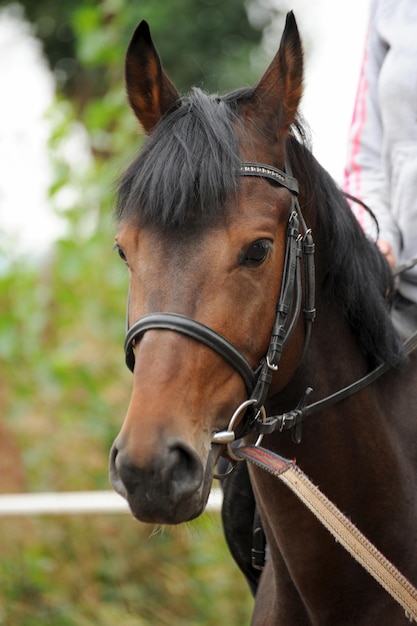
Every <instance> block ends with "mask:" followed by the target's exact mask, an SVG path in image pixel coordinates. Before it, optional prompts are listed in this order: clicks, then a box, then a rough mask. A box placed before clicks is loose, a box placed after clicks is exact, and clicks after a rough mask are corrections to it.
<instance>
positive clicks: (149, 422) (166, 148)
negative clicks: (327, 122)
mask: <svg viewBox="0 0 417 626" xmlns="http://www.w3.org/2000/svg"><path fill="white" fill-rule="evenodd" d="M302 61H303V55H302V48H301V43H300V38H299V35H298V30H297V26H296V23H295V19H294V17H293V15H292V13H290V14H289V15H288V16H287V22H286V26H285V29H284V33H283V36H282V40H281V44H280V47H279V50H278V52H277V54H276V56H275V58H274V59H273V61H272V62H271V64H270V66H269V67H268V69H267V70H266V72H265V74H264V76H263V77H262V78H261V80H260V81H259V83H258V84H257V86H256V87H254V88H250V89H249V88H248V89H242V90H238V91H236V92H233V93H232V94H229V95H226V96H222V97H219V96H217V95H215V96H208V95H206V94H203V93H202V92H200V91H199V90H194V91H193V92H191V94H190V95H189V96H187V97H183V98H180V96H179V95H178V92H177V90H176V88H175V87H174V85H173V83H172V82H171V80H170V79H169V78H168V76H167V75H166V73H165V71H164V70H163V68H162V65H161V62H160V59H159V56H158V54H157V52H156V49H155V47H154V45H153V43H152V40H151V36H150V32H149V28H148V26H147V24H146V23H145V22H142V23H141V24H140V25H139V26H138V28H137V29H136V31H135V33H134V35H133V38H132V41H131V43H130V45H129V48H128V51H127V56H126V85H127V93H128V98H129V102H130V105H131V107H132V109H133V111H134V113H135V115H136V117H137V118H138V120H139V121H140V123H141V124H142V126H143V128H144V130H145V132H146V134H147V135H148V137H147V140H146V143H145V145H144V148H143V150H142V152H141V154H140V155H139V156H138V157H137V159H136V160H135V161H134V162H133V163H132V165H131V166H130V168H129V169H128V171H127V172H126V174H125V175H124V177H123V179H122V181H121V184H120V193H119V207H118V218H119V228H118V233H117V237H116V247H117V249H118V251H119V254H120V256H121V258H122V260H123V261H124V262H125V264H126V265H127V267H128V271H129V281H130V288H129V303H128V327H130V328H131V331H132V332H130V335H129V334H128V339H127V344H126V350H127V354H128V359H129V360H130V366H131V368H132V369H133V392H132V396H131V400H130V404H129V407H128V411H127V415H126V418H125V420H124V423H123V426H122V429H121V431H120V433H119V435H118V437H117V439H116V441H115V443H114V445H113V447H112V451H111V455H110V475H111V480H112V483H113V485H114V487H115V489H116V491H118V492H119V493H121V494H122V495H123V496H125V497H126V498H127V500H128V502H129V505H130V507H131V510H132V512H133V514H134V515H135V516H136V517H137V518H138V519H140V520H142V521H145V522H153V523H179V522H182V521H186V520H189V519H192V518H194V517H196V516H198V515H199V514H200V513H201V512H202V511H203V510H204V507H205V504H206V502H207V499H208V495H209V492H210V488H211V483H212V474H213V467H214V464H215V462H216V460H217V456H218V452H219V450H218V448H219V446H218V445H217V444H213V439H214V440H216V433H218V432H219V431H224V430H225V429H226V428H227V426H228V424H229V421H230V417H231V415H232V414H233V413H234V411H235V409H236V407H239V406H245V405H242V403H244V402H245V400H247V398H248V396H250V394H251V392H252V389H251V388H250V386H251V380H250V378H251V372H252V371H255V370H256V369H257V368H258V366H259V363H260V361H261V359H262V358H263V357H264V355H265V354H266V352H267V350H268V346H269V345H270V337H271V333H272V331H273V327H274V323H275V321H276V314H277V313H276V304H277V301H278V298H279V295H280V291H281V288H282V282H283V279H282V276H283V271H284V265H285V256H286V238H287V231H288V220H289V216H290V215H291V211H292V207H293V201H294V196H293V193H292V191H291V189H289V187H288V185H287V184H274V183H273V182H271V180H267V179H266V178H265V177H263V176H262V175H258V174H259V172H258V173H256V172H255V175H253V176H252V175H251V172H242V170H241V168H242V162H244V163H248V162H249V163H258V164H259V163H261V164H263V163H266V164H267V165H268V166H270V173H272V175H273V174H274V168H280V169H279V170H278V171H279V172H280V174H282V171H281V170H284V169H285V159H286V140H287V137H288V135H289V133H290V127H291V125H292V124H293V122H294V120H295V116H296V111H297V107H298V104H299V100H300V97H301V92H302V66H303V63H302ZM242 174H243V175H242ZM245 174H249V175H245ZM284 176H285V174H284ZM288 178H289V179H290V178H291V177H288ZM161 316H162V317H161ZM161 320H162V321H161ZM184 320H185V321H184ZM294 326H295V331H294V332H293V333H292V336H291V339H290V340H289V341H288V344H287V346H286V349H285V351H284V353H283V356H282V359H281V361H280V367H279V371H278V369H277V367H274V368H272V371H271V374H273V376H272V381H271V384H272V388H273V389H274V391H278V390H279V389H280V388H282V387H284V386H285V385H286V384H287V382H288V381H289V380H290V379H291V377H292V375H293V373H294V371H295V369H296V367H297V364H298V362H299V360H300V357H301V353H302V350H303V341H304V326H303V323H302V322H300V321H299V320H298V318H297V319H296V320H295V323H294ZM195 329H196V330H195ZM193 330H195V333H194V334H193ZM203 335H204V338H202V337H203ZM234 351H235V352H234ZM236 355H237V356H236ZM235 356H236V359H235V358H234V357H235ZM235 361H236V362H237V363H238V365H236V363H235ZM245 364H247V366H246V365H245ZM248 371H249V373H247V372H248ZM245 373H247V375H245ZM243 413H244V411H242V414H243Z"/></svg>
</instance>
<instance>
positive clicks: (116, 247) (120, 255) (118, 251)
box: [113, 243, 127, 265]
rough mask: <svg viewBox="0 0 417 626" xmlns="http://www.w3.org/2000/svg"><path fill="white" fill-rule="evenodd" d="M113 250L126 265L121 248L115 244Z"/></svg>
mask: <svg viewBox="0 0 417 626" xmlns="http://www.w3.org/2000/svg"><path fill="white" fill-rule="evenodd" d="M113 250H117V254H118V255H119V257H120V258H121V259H122V261H123V263H126V265H127V258H126V255H125V253H124V250H123V248H121V247H120V246H119V245H118V244H117V243H116V244H115V245H114V246H113Z"/></svg>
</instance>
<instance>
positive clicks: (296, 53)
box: [254, 11, 303, 137]
mask: <svg viewBox="0 0 417 626" xmlns="http://www.w3.org/2000/svg"><path fill="white" fill-rule="evenodd" d="M302 92H303V49H302V45H301V39H300V35H299V32H298V28H297V23H296V21H295V17H294V14H293V12H292V11H290V12H289V13H287V19H286V22H285V28H284V32H283V34H282V38H281V43H280V46H279V50H278V52H277V54H276V55H275V57H274V59H273V60H272V62H271V64H270V66H269V67H268V69H267V70H266V72H265V74H264V75H263V77H262V78H261V80H260V81H259V83H258V84H257V86H256V87H255V92H254V97H255V101H256V103H257V111H259V112H260V113H261V115H262V116H263V117H264V119H265V120H266V123H267V124H268V128H269V129H270V127H271V120H276V119H277V117H278V136H279V137H283V136H285V135H286V134H287V133H288V130H289V127H290V126H291V124H292V123H293V122H294V120H295V116H296V113H297V109H298V105H299V103H300V100H301V96H302Z"/></svg>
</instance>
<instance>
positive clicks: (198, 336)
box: [124, 313, 255, 392]
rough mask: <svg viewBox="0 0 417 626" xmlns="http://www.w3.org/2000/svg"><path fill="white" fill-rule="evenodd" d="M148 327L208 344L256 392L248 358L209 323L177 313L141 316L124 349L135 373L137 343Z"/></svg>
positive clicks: (127, 338) (133, 327)
mask: <svg viewBox="0 0 417 626" xmlns="http://www.w3.org/2000/svg"><path fill="white" fill-rule="evenodd" d="M147 330H173V331H175V332H177V333H181V334H182V335H186V336H187V337H190V338H191V339H195V340H196V341H199V342H200V343H203V344H204V345H206V346H208V347H209V348H211V349H212V350H214V351H215V352H217V353H218V354H220V356H222V357H223V358H224V359H225V360H226V361H227V362H228V363H229V364H230V365H231V366H232V367H233V368H234V369H236V370H237V371H238V373H239V374H240V375H241V377H242V378H243V380H244V382H245V385H246V387H247V389H248V391H249V392H251V391H252V388H253V385H254V381H255V373H254V371H253V369H252V367H251V365H250V364H249V362H248V361H247V360H246V358H245V357H244V356H243V355H242V354H241V353H240V352H239V350H237V348H235V347H234V345H233V344H232V343H230V341H228V340H227V339H226V338H225V337H223V335H220V334H219V333H217V332H216V331H214V330H211V328H209V327H208V326H205V325H204V324H201V323H200V322H197V321H196V320H193V319H191V318H190V317H186V316H185V315H179V314H177V313H151V314H150V315H145V316H144V317H141V318H140V319H139V320H138V321H137V322H135V323H134V324H133V325H132V326H131V327H130V328H129V330H128V331H127V333H126V338H125V344H124V349H125V353H126V365H127V366H128V368H129V369H130V370H131V371H132V372H133V369H134V366H135V354H134V342H135V341H136V340H138V341H139V340H140V338H141V337H142V335H143V334H144V333H145V332H146V331H147Z"/></svg>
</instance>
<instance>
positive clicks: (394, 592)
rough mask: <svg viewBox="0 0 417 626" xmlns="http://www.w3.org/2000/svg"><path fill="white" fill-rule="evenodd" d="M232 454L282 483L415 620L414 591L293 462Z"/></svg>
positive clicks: (248, 452)
mask: <svg viewBox="0 0 417 626" xmlns="http://www.w3.org/2000/svg"><path fill="white" fill-rule="evenodd" d="M235 454H236V455H237V457H238V458H239V460H240V461H250V462H251V463H253V464H254V465H256V466H257V467H260V468H261V469H263V470H265V471H267V472H269V473H270V474H272V475H273V476H275V477H277V478H279V479H280V480H281V481H282V482H283V483H285V484H286V485H287V487H289V488H290V489H291V491H292V492H293V493H294V494H295V495H296V496H297V497H298V498H299V499H300V500H301V502H303V504H305V506H306V507H307V508H308V509H309V510H310V511H311V512H312V513H313V514H314V515H315V516H316V518H317V519H318V520H319V522H321V524H323V526H324V527H325V528H327V530H328V531H329V532H330V533H331V534H332V535H333V537H334V538H335V539H336V541H337V542H339V543H340V544H341V545H342V546H343V547H344V548H345V549H346V550H347V551H348V552H349V554H350V555H351V556H352V557H353V558H354V559H355V560H356V561H357V562H358V563H360V564H361V565H362V567H364V568H365V569H366V571H367V572H368V573H369V574H371V576H372V577H373V578H374V579H375V580H376V581H377V582H378V583H379V584H380V585H381V586H382V587H383V588H384V589H385V590H386V591H387V592H388V593H389V594H390V595H391V597H392V598H393V599H394V600H395V601H396V602H398V604H399V605H400V606H402V608H403V609H404V610H405V614H406V617H407V618H408V619H409V621H410V622H412V621H417V589H416V588H415V587H414V586H413V585H412V584H411V583H410V582H409V581H408V580H407V578H405V577H404V576H403V575H402V574H401V572H399V570H398V569H397V568H396V567H395V566H394V565H393V564H392V563H391V562H390V561H388V559H386V558H385V556H384V555H383V554H382V553H381V552H380V551H379V550H378V549H377V548H376V547H375V546H374V545H373V544H372V543H371V542H370V541H368V539H367V538H366V537H365V536H364V535H363V534H362V533H361V532H360V530H358V528H357V527H356V526H355V525H354V524H353V523H352V522H351V521H350V520H349V519H348V518H347V517H346V516H345V515H344V514H343V513H342V512H341V511H340V510H339V509H338V508H337V507H336V506H335V505H334V504H333V503H332V502H331V501H330V500H329V499H328V498H327V497H326V496H325V495H324V494H323V493H322V492H321V491H320V490H319V489H318V487H316V486H315V485H314V484H313V483H312V482H311V481H310V479H309V478H308V477H307V476H306V475H305V474H304V472H303V471H302V470H301V469H300V468H299V467H298V466H297V465H296V463H295V461H290V460H289V459H284V458H283V457H281V456H279V455H278V454H275V453H273V452H271V451H270V450H265V448H260V447H258V446H243V447H242V448H238V449H237V450H235ZM258 530H259V529H258ZM257 568H258V569H262V567H259V566H258V567H257Z"/></svg>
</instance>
